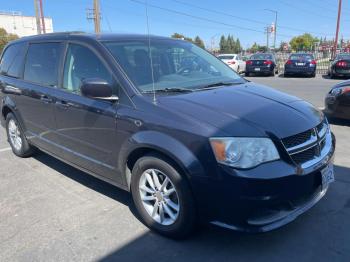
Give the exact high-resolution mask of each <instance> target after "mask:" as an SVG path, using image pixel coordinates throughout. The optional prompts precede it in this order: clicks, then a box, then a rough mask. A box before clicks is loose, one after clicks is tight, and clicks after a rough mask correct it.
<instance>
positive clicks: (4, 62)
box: [0, 43, 25, 78]
mask: <svg viewBox="0 0 350 262" xmlns="http://www.w3.org/2000/svg"><path fill="white" fill-rule="evenodd" d="M24 52H25V44H24V43H19V44H13V45H10V46H9V47H8V48H6V50H5V52H4V55H3V56H2V59H1V63H0V73H1V74H2V75H7V76H12V77H17V78H18V77H20V75H21V71H22V68H23V60H24Z"/></svg>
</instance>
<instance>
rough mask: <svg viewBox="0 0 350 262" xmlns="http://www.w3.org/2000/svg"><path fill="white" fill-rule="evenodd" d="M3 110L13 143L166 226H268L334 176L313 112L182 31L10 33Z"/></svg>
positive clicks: (326, 130) (314, 197) (287, 216)
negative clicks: (180, 35)
mask: <svg viewBox="0 0 350 262" xmlns="http://www.w3.org/2000/svg"><path fill="white" fill-rule="evenodd" d="M0 109H1V122H2V124H3V126H4V127H5V128H6V131H7V135H8V141H9V143H10V145H11V147H12V150H13V152H14V154H16V155H17V156H19V157H29V156H31V155H32V154H33V153H34V152H35V151H36V149H40V150H41V151H44V152H46V153H48V154H50V155H52V156H54V157H56V158H58V159H60V160H62V161H64V162H66V163H68V164H70V165H72V166H74V167H76V168H79V169H81V170H83V171H85V172H86V173H89V174H91V175H93V176H96V177H99V178H101V179H102V180H104V181H107V182H109V183H111V184H113V185H116V186H118V187H120V188H122V189H125V190H127V191H130V192H131V194H132V197H133V200H134V203H135V206H136V210H137V211H138V213H139V217H140V218H141V220H142V222H143V223H144V224H146V225H147V226H148V227H150V228H151V229H153V230H155V231H157V232H159V233H160V234H163V235H165V236H168V237H173V238H181V237H185V236H188V235H189V234H190V233H191V232H192V231H193V229H194V228H195V227H196V226H197V225H199V224H200V223H201V222H209V223H212V224H215V225H218V226H222V227H226V228H230V229H234V230H240V231H246V232H264V231H269V230H272V229H275V228H278V227H280V226H282V225H284V224H287V223H289V222H291V221H292V220H294V219H295V218H296V217H298V216H299V215H300V214H302V213H303V212H305V211H306V210H308V209H309V208H311V207H312V206H313V205H314V204H315V203H317V202H318V201H319V200H320V199H321V198H322V197H323V196H324V195H325V193H326V191H327V189H328V186H329V184H330V183H331V182H332V181H333V180H334V173H333V165H332V163H333V155H334V149H335V138H334V136H333V135H332V133H331V131H330V127H329V124H328V122H327V119H326V118H325V117H324V115H323V114H322V112H320V111H319V110H318V109H316V108H314V107H313V106H312V105H310V104H309V103H307V102H305V101H302V100H301V99H299V98H296V97H294V96H289V95H286V94H284V93H281V92H278V91H276V90H273V89H271V88H268V87H265V86H261V85H257V84H254V83H251V82H249V81H247V80H245V79H244V78H242V77H240V76H239V75H238V74H236V73H235V72H234V71H233V70H231V69H230V68H229V67H228V66H227V65H225V64H224V63H223V62H221V61H220V60H218V59H217V58H215V57H214V56H213V55H211V54H209V53H208V52H206V51H205V50H203V49H201V48H199V47H197V46H195V45H193V44H192V43H189V42H186V41H182V40H175V39H170V38H165V37H156V36H142V35H115V34H111V35H104V34H102V35H89V34H84V33H55V34H47V35H40V36H33V37H26V38H22V39H19V40H16V41H14V42H11V43H10V44H9V45H8V46H7V47H6V48H5V50H4V51H3V54H2V56H1V64H0Z"/></svg>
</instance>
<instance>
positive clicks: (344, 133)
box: [0, 76, 350, 262]
mask: <svg viewBox="0 0 350 262" xmlns="http://www.w3.org/2000/svg"><path fill="white" fill-rule="evenodd" d="M249 79H250V80H252V81H255V82H257V83H262V84H266V85H270V86H272V87H274V88H276V89H279V90H281V91H284V92H287V93H289V94H292V95H296V96H299V97H301V98H303V99H305V100H307V101H309V102H311V103H313V104H314V105H315V106H316V107H319V108H322V107H323V99H324V96H325V94H326V93H327V91H328V90H329V88H330V87H331V86H332V85H334V84H335V83H337V82H339V81H341V80H330V79H324V78H322V77H320V76H318V77H316V78H314V79H313V78H312V79H311V78H283V77H278V76H276V77H250V78H249ZM286 121H288V120H287V119H286ZM332 130H333V132H334V133H335V135H336V138H337V149H336V159H335V171H336V182H335V183H333V184H332V185H331V186H330V189H329V191H328V193H327V195H326V196H325V197H324V198H323V199H322V200H321V201H320V202H319V203H318V204H317V205H316V206H315V207H314V208H312V209H311V210H310V211H309V212H307V213H306V214H304V215H302V216H301V217H299V218H298V219H297V220H296V221H294V222H293V223H291V224H289V225H287V226H285V227H283V228H281V229H278V230H275V231H272V232H269V233H265V234H255V235H248V234H239V233H236V232H233V231H229V230H224V229H220V228H217V227H214V226H208V227H205V228H202V230H201V231H199V232H198V233H197V234H195V235H194V236H193V237H192V238H190V239H188V240H186V241H173V240H169V239H166V238H163V237H160V236H158V235H156V234H154V233H152V232H150V231H149V230H148V229H147V228H146V227H145V226H144V225H143V224H142V223H141V222H140V221H139V220H138V219H137V218H136V217H135V216H134V210H133V206H132V201H131V197H130V196H129V194H128V193H126V192H124V191H122V190H120V189H118V188H115V187H113V186H111V185H108V184H106V183H104V182H102V181H99V180H97V179H95V178H93V177H91V176H89V175H87V174H84V173H83V172H80V171H78V170H76V169H74V168H72V167H70V166H68V165H66V164H64V163H62V162H60V161H58V160H56V159H54V158H52V157H50V156H48V155H46V154H44V153H39V154H37V155H36V156H35V157H33V158H27V159H19V158H17V157H15V156H14V155H13V154H12V152H11V151H10V150H9V148H8V144H7V142H6V136H5V131H4V129H2V128H0V261H299V262H300V261H350V244H349V243H350V157H349V156H350V146H349V140H350V123H349V122H347V121H335V122H332ZM295 190H298V189H297V188H296V189H295Z"/></svg>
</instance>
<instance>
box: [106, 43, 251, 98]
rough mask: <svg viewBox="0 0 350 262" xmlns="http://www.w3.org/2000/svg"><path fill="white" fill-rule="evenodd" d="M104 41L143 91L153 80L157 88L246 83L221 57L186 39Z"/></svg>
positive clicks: (148, 90) (196, 87)
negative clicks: (218, 57)
mask: <svg viewBox="0 0 350 262" xmlns="http://www.w3.org/2000/svg"><path fill="white" fill-rule="evenodd" d="M103 44H104V45H105V46H106V47H107V49H108V50H109V51H110V53H111V54H112V55H113V57H114V58H115V59H116V61H117V62H118V63H119V65H120V66H121V67H122V68H123V70H124V71H125V72H126V74H127V75H128V77H129V78H130V79H131V81H132V82H133V83H134V85H135V86H136V87H137V88H138V89H139V90H140V91H141V92H145V93H147V92H152V90H153V84H152V82H153V80H154V90H155V91H167V90H177V91H193V90H198V89H202V88H209V87H214V86H215V87H219V86H221V85H228V84H231V83H232V84H238V83H244V82H246V80H244V79H243V78H241V77H240V76H239V75H238V74H237V73H235V72H234V71H233V70H232V69H230V68H229V67H228V66H226V65H225V64H224V63H223V62H221V61H220V60H219V59H217V58H216V57H214V56H213V55H211V54H209V53H208V52H206V51H205V50H203V49H201V48H199V47H197V46H196V45H194V44H192V43H189V42H186V41H182V40H173V39H151V43H150V47H151V48H149V43H148V39H141V40H129V41H108V42H103ZM149 51H151V54H152V57H151V56H150V52H149ZM150 58H152V60H151V59H150ZM151 61H152V62H151ZM151 64H152V67H151ZM152 74H153V77H152ZM152 78H153V79H152Z"/></svg>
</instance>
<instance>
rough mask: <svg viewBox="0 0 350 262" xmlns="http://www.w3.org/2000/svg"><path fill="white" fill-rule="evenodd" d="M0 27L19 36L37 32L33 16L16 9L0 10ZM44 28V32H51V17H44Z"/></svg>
mask: <svg viewBox="0 0 350 262" xmlns="http://www.w3.org/2000/svg"><path fill="white" fill-rule="evenodd" d="M0 27H2V28H4V29H5V30H6V32H7V33H10V34H16V35H18V36H19V37H22V36H29V35H36V34H37V26H36V18H35V16H24V15H22V13H21V12H16V11H11V12H4V11H0ZM45 29H46V33H52V32H53V25H52V18H50V17H45Z"/></svg>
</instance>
